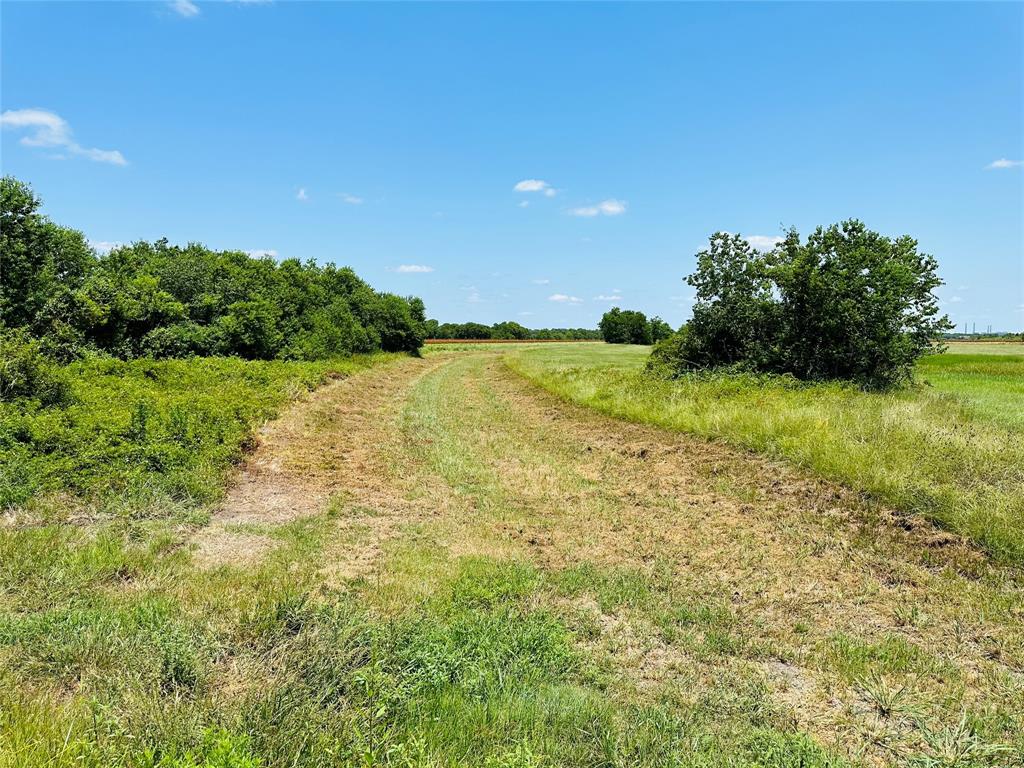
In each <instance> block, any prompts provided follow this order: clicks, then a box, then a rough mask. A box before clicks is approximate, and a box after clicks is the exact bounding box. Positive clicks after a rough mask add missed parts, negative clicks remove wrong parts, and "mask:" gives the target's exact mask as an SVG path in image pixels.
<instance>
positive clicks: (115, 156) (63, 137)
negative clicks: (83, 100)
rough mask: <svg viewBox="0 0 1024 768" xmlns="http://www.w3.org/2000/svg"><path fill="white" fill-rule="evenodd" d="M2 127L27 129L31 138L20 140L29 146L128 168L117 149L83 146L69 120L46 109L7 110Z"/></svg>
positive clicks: (2, 119) (0, 117)
mask: <svg viewBox="0 0 1024 768" xmlns="http://www.w3.org/2000/svg"><path fill="white" fill-rule="evenodd" d="M0 126H2V127H4V128H14V129H19V128H20V129H24V130H27V131H28V132H29V133H28V135H27V136H22V137H21V141H20V143H21V144H22V145H23V146H26V147H62V148H64V149H66V150H67V151H68V152H70V153H71V154H74V155H81V156H83V157H87V158H89V159H90V160H94V161H96V162H97V163H111V164H113V165H128V161H127V160H125V159H124V155H122V154H121V153H120V152H118V151H117V150H116V149H93V148H91V147H83V146H82V145H81V144H79V143H78V142H77V141H75V140H74V137H73V135H72V133H71V126H70V125H68V123H67V121H66V120H65V119H64V118H62V117H61V116H60V115H58V114H57V113H55V112H50V111H49V110H46V109H8V110H7V111H6V112H4V113H3V114H0ZM58 157H60V156H58Z"/></svg>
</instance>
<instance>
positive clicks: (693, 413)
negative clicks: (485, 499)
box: [508, 345, 1024, 565]
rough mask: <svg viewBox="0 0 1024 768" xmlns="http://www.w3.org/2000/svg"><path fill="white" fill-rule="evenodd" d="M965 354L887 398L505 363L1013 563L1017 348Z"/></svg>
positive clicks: (592, 364) (1023, 392)
mask: <svg viewBox="0 0 1024 768" xmlns="http://www.w3.org/2000/svg"><path fill="white" fill-rule="evenodd" d="M1000 346H1001V347H1002V346H1003V345H1000ZM1005 346H1006V348H1007V349H1008V350H1009V351H1014V349H1015V347H1014V345H1005ZM1017 346H1020V345H1017ZM964 349H969V350H973V349H975V347H971V346H969V345H956V346H955V347H954V350H955V351H954V352H951V353H948V354H945V355H937V356H931V357H927V358H925V359H924V360H922V361H921V363H920V364H919V366H918V378H919V382H920V383H919V385H918V386H916V387H914V388H911V389H907V390H903V391H898V392H893V393H888V394H877V393H865V392H861V391H858V390H856V389H852V388H849V387H844V386H839V385H813V386H801V385H799V384H796V383H791V384H786V383H784V382H783V383H780V382H779V380H777V379H759V378H756V377H729V376H694V377H686V378H683V379H680V380H678V381H659V380H655V379H652V378H650V377H647V376H644V375H642V373H641V371H642V368H643V365H644V363H645V361H646V358H647V354H648V349H647V348H646V347H620V346H611V345H606V346H603V347H594V348H586V349H584V348H582V347H579V346H578V347H575V348H572V347H567V348H563V349H539V348H535V349H530V350H526V351H523V352H521V353H520V354H517V355H515V356H510V357H509V358H508V360H509V365H511V366H512V367H513V369H514V370H516V371H517V372H519V373H521V374H523V375H525V376H526V377H528V378H529V379H531V380H533V381H535V382H537V383H538V384H540V385H542V386H543V387H545V388H546V389H548V390H549V391H551V392H553V393H555V394H557V395H559V396H561V397H564V398H567V399H569V400H572V401H573V402H577V403H581V404H584V405H587V406H590V407H593V408H597V409H598V410H600V411H601V412H603V413H607V414H610V415H614V416H617V417H621V418H626V419H629V420H632V421H637V422H642V423H649V424H656V425H659V426H663V427H668V428H671V429H677V430H683V431H686V432H690V433H693V434H696V435H700V436H702V437H706V438H716V439H723V440H726V441H728V442H730V443H733V444H735V445H739V446H742V447H745V448H749V449H752V450H755V451H758V452H760V453H763V454H766V455H768V456H772V457H777V458H781V459H785V460H787V461H790V462H793V463H794V464H796V465H798V466H801V467H805V468H807V469H809V470H812V471H813V472H815V473H817V474H819V475H821V476H822V477H826V478H829V479H832V480H836V481H838V482H841V483H843V484H844V485H846V486H847V487H849V488H851V489H853V490H856V491H864V492H867V493H869V494H871V495H872V496H873V497H875V498H877V499H880V500H882V501H884V502H886V503H889V504H892V505H894V506H895V507H896V508H898V509H899V510H901V511H903V512H906V513H908V514H909V515H920V516H923V517H924V518H927V519H928V520H930V521H933V522H938V523H940V524H941V525H943V526H944V527H946V528H947V529H949V530H951V531H953V532H955V533H958V534H962V535H964V536H967V537H969V538H970V539H972V540H973V541H975V542H977V543H978V544H979V545H981V546H982V547H984V548H985V549H986V550H987V551H988V552H990V553H991V554H992V555H993V556H995V557H996V558H998V559H1000V560H1004V561H1007V562H1012V563H1016V564H1018V565H1021V564H1024V348H1022V354H1016V355H1014V354H994V353H993V352H992V350H989V349H988V347H986V349H985V352H984V353H980V354H979V353H972V354H960V352H961V350H964Z"/></svg>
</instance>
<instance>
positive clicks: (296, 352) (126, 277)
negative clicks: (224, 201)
mask: <svg viewBox="0 0 1024 768" xmlns="http://www.w3.org/2000/svg"><path fill="white" fill-rule="evenodd" d="M0 202H2V210H0V214H2V219H0V222H2V232H0V254H2V259H3V269H2V271H0V328H6V329H23V330H24V331H25V332H27V333H29V334H31V335H32V336H34V337H36V338H38V339H39V340H40V344H41V350H42V351H43V352H44V353H46V354H47V355H49V356H51V357H53V358H55V359H58V360H62V361H65V362H66V361H70V360H73V359H76V358H78V357H80V356H81V355H82V354H83V353H85V352H88V351H99V352H102V353H106V354H109V355H113V356H114V357H120V358H123V359H131V358H136V357H156V358H168V357H171V358H173V357H187V356H192V355H234V356H238V357H243V358H247V359H259V360H272V359H296V360H319V359H325V358H329V357H336V356H339V355H349V354H352V353H354V352H371V351H374V350H385V351H408V352H415V351H416V350H417V349H419V347H420V345H421V344H422V341H423V323H424V321H425V319H426V317H425V315H424V308H423V302H422V301H421V300H420V299H418V298H402V297H399V296H394V295H392V294H387V293H379V292H377V291H375V290H373V289H372V288H371V287H370V286H369V285H367V284H366V283H365V282H363V281H362V280H361V279H359V277H358V276H357V275H356V274H355V273H354V272H353V271H352V270H351V269H348V268H338V267H335V266H334V265H333V264H328V265H327V266H319V265H317V264H315V263H313V262H306V263H302V262H300V261H298V260H297V259H287V260H285V261H282V262H276V261H274V260H273V259H271V258H253V257H251V256H249V255H248V254H246V253H243V252H240V251H211V250H209V249H208V248H205V247H203V246H202V245H199V244H195V243H193V244H189V245H188V246H186V247H184V248H182V247H178V246H173V245H170V244H169V243H168V242H167V241H166V240H159V241H157V242H155V243H147V242H137V243H134V244H132V245H128V246H122V247H119V248H115V249H114V250H112V251H111V252H110V253H108V254H106V255H103V256H97V255H96V254H95V253H94V252H93V250H92V249H91V248H90V247H89V245H88V243H87V242H86V240H85V238H84V237H83V235H82V234H81V233H80V232H77V231H75V230H72V229H68V228H66V227H61V226H58V225H56V224H54V223H53V222H51V221H49V220H48V219H47V218H46V217H45V216H42V215H41V214H40V213H39V212H38V209H39V205H40V201H39V199H38V198H37V197H36V196H35V195H34V193H33V192H32V190H31V189H30V188H29V187H28V186H27V185H25V184H23V183H22V182H19V181H17V180H16V179H13V178H10V177H5V178H4V179H3V180H2V182H0Z"/></svg>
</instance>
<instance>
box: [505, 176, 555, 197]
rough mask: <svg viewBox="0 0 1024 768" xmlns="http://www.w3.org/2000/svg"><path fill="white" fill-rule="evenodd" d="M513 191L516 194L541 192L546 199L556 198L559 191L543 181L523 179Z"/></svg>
mask: <svg viewBox="0 0 1024 768" xmlns="http://www.w3.org/2000/svg"><path fill="white" fill-rule="evenodd" d="M513 189H514V190H515V191H516V192H541V193H543V195H544V196H545V197H554V196H555V194H556V192H557V190H555V188H554V187H552V186H551V185H550V184H548V183H547V182H546V181H542V180H541V179H523V180H522V181H520V182H518V183H517V184H516V185H515V186H514V187H513Z"/></svg>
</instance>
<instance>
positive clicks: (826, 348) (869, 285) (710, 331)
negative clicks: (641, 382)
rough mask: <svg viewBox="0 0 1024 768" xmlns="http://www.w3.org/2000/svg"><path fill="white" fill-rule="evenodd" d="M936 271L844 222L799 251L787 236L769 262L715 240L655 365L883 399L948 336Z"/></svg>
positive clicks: (909, 243) (792, 235)
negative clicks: (851, 387) (860, 389)
mask: <svg viewBox="0 0 1024 768" xmlns="http://www.w3.org/2000/svg"><path fill="white" fill-rule="evenodd" d="M937 269H938V264H937V262H936V261H935V259H934V258H933V257H931V256H929V255H927V254H923V253H920V252H919V251H918V248H917V241H916V240H914V239H913V238H911V237H909V236H903V237H898V238H895V239H893V238H889V237H885V236H883V235H880V234H878V233H877V232H872V231H871V230H869V229H868V228H867V227H865V226H864V224H863V223H862V222H860V221H857V220H853V219H851V220H849V221H844V222H842V223H840V224H835V225H832V226H830V227H819V228H818V229H817V230H815V231H814V233H813V234H811V235H810V237H808V239H807V241H806V242H801V239H800V236H799V234H798V233H797V232H796V231H795V230H793V231H790V232H789V233H788V235H787V237H786V238H785V240H784V241H783V242H782V243H781V244H780V245H779V246H778V247H777V248H775V249H774V250H772V251H770V252H767V253H762V252H758V251H755V250H754V249H753V248H751V247H750V245H749V244H748V243H746V241H745V240H743V239H742V238H740V237H738V236H735V235H729V234H725V233H716V234H715V235H713V236H712V237H711V245H710V247H709V248H708V250H706V251H702V252H701V253H699V254H698V255H697V270H696V271H695V272H694V273H693V274H691V275H690V276H689V277H688V278H687V282H689V284H690V285H692V286H694V287H695V288H696V289H697V302H696V304H695V305H694V309H693V319H692V320H691V321H690V322H689V323H688V324H687V325H686V327H685V328H684V329H683V330H682V331H681V332H680V334H678V335H677V336H675V337H673V338H672V339H669V340H667V341H665V342H663V343H662V344H661V345H659V347H658V348H656V350H655V354H654V360H655V361H656V362H657V363H658V364H662V365H667V367H668V368H669V369H670V370H672V371H683V370H688V369H692V368H699V367H722V366H741V367H743V368H746V369H749V370H754V371H762V372H770V373H787V374H791V375H793V376H796V377H797V378H800V379H805V380H809V381H822V380H829V379H845V380H850V381H854V382H857V383H858V384H860V385H861V386H864V387H866V388H873V389H884V388H887V387H891V386H894V385H897V384H900V383H902V382H905V381H908V380H910V378H911V377H912V373H913V366H914V361H915V360H917V358H919V357H920V356H921V355H923V354H925V353H927V352H929V351H931V350H932V349H934V348H935V340H936V339H937V338H938V337H939V336H940V334H942V333H943V332H944V331H947V330H949V329H950V328H952V324H951V323H950V322H949V319H948V318H947V317H945V316H940V315H939V312H938V303H937V300H936V298H935V295H934V293H933V291H934V289H935V288H937V287H938V286H940V285H941V284H942V281H941V280H940V279H939V278H938V276H937V274H936V272H937Z"/></svg>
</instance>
